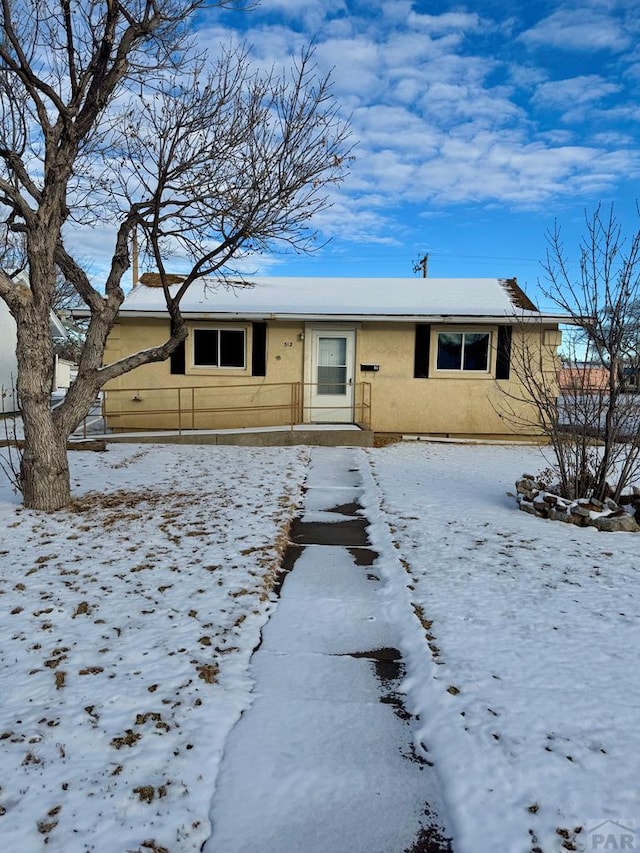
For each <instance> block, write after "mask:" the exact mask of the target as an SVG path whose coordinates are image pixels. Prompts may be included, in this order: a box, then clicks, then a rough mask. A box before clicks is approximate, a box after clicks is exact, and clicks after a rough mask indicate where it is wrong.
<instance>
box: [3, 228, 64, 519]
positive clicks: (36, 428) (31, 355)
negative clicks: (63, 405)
mask: <svg viewBox="0 0 640 853" xmlns="http://www.w3.org/2000/svg"><path fill="white" fill-rule="evenodd" d="M43 243H44V241H43ZM51 254H52V252H51ZM47 278H50V279H51V282H50V284H49V282H48V281H47ZM31 281H32V287H31V288H30V289H29V288H25V289H24V291H23V292H22V295H21V299H20V304H19V305H18V306H17V307H16V312H15V313H16V324H17V346H16V356H17V360H18V383H17V390H18V402H19V405H20V411H21V413H22V422H23V425H24V439H25V449H24V452H23V455H22V461H21V464H20V484H21V487H22V494H23V498H24V505H25V506H26V507H27V508H28V509H37V510H43V511H45V512H50V511H52V510H56V509H60V508H61V507H63V506H66V505H67V504H68V503H69V502H70V500H71V486H70V482H69V463H68V460H67V435H66V433H65V431H64V429H63V428H62V427H61V424H60V423H58V420H59V419H58V418H57V417H56V416H55V415H54V413H53V412H52V411H51V391H52V387H53V382H54V374H55V353H54V348H53V341H52V340H51V331H50V327H49V313H50V308H49V301H48V300H47V299H46V298H42V297H41V294H40V291H42V290H45V291H46V290H47V284H49V289H51V288H52V287H53V284H54V283H55V265H54V264H53V263H52V262H50V263H49V267H48V269H47V268H46V267H45V269H44V270H43V269H41V268H39V267H38V265H37V264H33V265H32V268H31ZM43 282H44V284H43ZM45 296H46V293H45Z"/></svg>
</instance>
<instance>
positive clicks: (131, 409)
mask: <svg viewBox="0 0 640 853" xmlns="http://www.w3.org/2000/svg"><path fill="white" fill-rule="evenodd" d="M192 325H193V324H192ZM195 325H198V326H200V325H202V324H201V323H198V324H195ZM215 325H217V326H220V325H221V324H219V323H217V324H215ZM229 325H230V326H233V327H234V328H236V327H238V326H244V327H246V329H247V351H248V353H249V354H250V352H251V324H250V323H248V324H229ZM313 325H314V327H317V326H318V324H313ZM168 326H169V324H168V322H164V321H158V320H153V321H145V322H144V323H143V322H140V321H135V322H134V321H130V320H123V321H121V322H120V323H119V325H118V326H117V327H116V328H115V329H114V331H113V333H112V335H111V336H110V338H109V342H108V347H107V352H106V358H105V360H106V361H111V360H114V359H117V358H120V357H122V356H124V355H126V354H128V353H132V352H135V351H137V350H139V349H142V348H145V347H147V346H153V345H156V344H159V343H161V342H162V341H163V340H164V339H165V336H166V334H167V332H168ZM352 327H353V326H352ZM308 328H309V327H306V329H305V325H304V324H303V323H287V324H284V323H270V324H269V328H268V333H267V376H266V377H255V376H251V375H250V370H251V368H250V364H249V366H248V368H247V369H246V370H210V369H201V368H200V369H197V368H193V367H190V362H191V357H190V353H191V343H190V340H189V339H188V340H187V348H186V370H187V373H186V375H184V376H183V375H172V374H171V373H170V368H169V362H162V363H159V364H153V365H146V366H144V367H141V368H139V369H137V370H135V371H133V372H132V373H130V374H126V375H125V376H123V377H121V378H120V379H119V380H117V382H114V383H111V385H109V386H108V387H107V415H108V418H109V426H110V427H111V428H112V429H127V430H129V429H175V428H176V427H177V426H178V419H177V416H176V415H174V414H166V413H165V414H162V413H160V412H158V411H157V410H158V409H175V407H176V404H177V395H178V391H177V390H176V389H183V390H182V391H181V394H182V406H183V410H185V409H186V410H187V411H186V413H183V415H182V416H181V418H182V419H181V423H180V426H181V427H183V428H185V429H191V428H196V429H198V428H201V429H202V428H233V427H247V426H270V425H274V426H275V425H280V424H286V423H289V422H290V421H291V418H292V403H293V402H295V401H296V397H295V395H296V393H299V392H296V390H295V384H296V383H300V382H302V381H303V378H304V375H305V374H304V363H305V347H308V346H309V335H308V334H307V335H306V336H305V331H307V332H308ZM355 328H356V352H355V366H356V369H355V375H354V382H355V383H356V389H357V396H358V397H359V395H360V391H361V388H360V386H359V385H358V383H362V382H364V383H369V384H370V388H371V412H370V414H371V428H372V429H373V430H375V431H376V432H390V433H397V432H401V433H430V434H438V435H450V436H455V435H483V436H488V435H498V436H499V435H505V436H506V435H510V434H513V433H514V432H516V433H517V432H521V433H524V434H533V433H534V432H535V427H534V422H535V416H534V414H533V412H532V411H526V407H525V409H523V407H522V406H521V405H520V404H519V403H518V402H517V401H518V399H519V398H520V397H521V396H522V391H521V389H520V388H519V384H518V382H517V379H516V377H515V376H514V371H513V370H512V377H511V379H510V380H502V381H500V382H496V380H495V378H494V376H495V359H496V341H497V327H496V326H485V327H479V326H474V327H462V326H437V325H435V324H434V325H432V334H431V350H432V351H431V359H430V375H429V378H426V379H418V378H414V354H415V327H414V325H413V324H403V323H368V322H367V323H360V324H356V326H355ZM550 328H554V327H549V326H547V327H542V326H540V327H535V328H530V329H526V330H520V331H518V330H517V329H516V330H514V334H513V341H512V347H513V349H514V358H513V359H512V364H513V365H514V366H515V364H516V363H519V362H521V361H522V359H518V358H517V355H515V351H516V350H519V349H520V348H522V346H523V340H524V342H525V344H524V345H525V347H528V348H531V349H532V350H537V351H538V352H539V351H540V341H541V340H542V338H543V335H544V331H545V329H546V330H547V331H548V330H549V329H550ZM439 329H441V330H450V331H458V330H465V329H467V330H471V329H473V331H489V332H490V333H491V334H492V352H491V365H490V370H489V372H488V373H487V374H475V373H474V374H469V373H463V372H446V373H444V372H438V371H436V370H435V346H436V335H437V331H438V330H439ZM523 335H524V338H523ZM551 352H552V350H548V353H549V355H548V359H550V358H551V355H550V354H551ZM307 355H308V353H307ZM548 363H549V367H550V370H551V369H552V368H553V364H552V362H551V361H549V362H548ZM361 364H377V365H379V371H378V372H371V371H361V370H360V365H361ZM532 369H534V368H532ZM242 385H250V386H251V389H250V391H249V395H247V389H246V388H245V389H243V388H242V387H241V386H242ZM238 386H240V387H238ZM150 388H165V389H168V388H171V389H173V390H171V391H168V390H167V391H163V392H160V391H155V392H152V391H150V390H149V389H150ZM191 388H197V390H196V391H194V395H195V396H194V400H195V405H196V407H198V408H207V409H210V411H206V412H201V413H199V414H195V415H194V416H192V415H191V413H190V411H189V409H190V401H191V391H190V390H189V389H191ZM208 388H211V389H212V390H211V391H209V390H207V389H208ZM114 389H117V390H115V391H114ZM505 391H506V392H507V394H508V395H510V397H511V398H512V399H511V401H510V405H512V406H513V405H515V407H516V408H517V409H519V411H520V412H521V414H522V417H521V418H520V423H519V424H518V423H516V422H514V419H513V418H509V417H505V416H504V411H505V408H508V406H505V399H508V398H505V396H504V392H505ZM112 392H113V393H112ZM136 398H138V399H136ZM226 407H229V408H233V409H234V411H233V412H224V411H219V410H220V409H224V408H226ZM238 407H244V408H243V409H239V408H238ZM265 407H271V408H265ZM213 409H217V410H218V411H213ZM124 410H128V413H127V414H125V413H124ZM154 410H155V411H154ZM501 413H502V416H501ZM357 419H359V418H357Z"/></svg>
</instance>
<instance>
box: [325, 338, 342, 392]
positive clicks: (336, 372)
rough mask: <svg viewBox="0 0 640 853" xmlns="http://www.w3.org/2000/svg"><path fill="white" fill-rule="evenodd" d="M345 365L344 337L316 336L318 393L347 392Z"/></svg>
mask: <svg viewBox="0 0 640 853" xmlns="http://www.w3.org/2000/svg"><path fill="white" fill-rule="evenodd" d="M346 365H347V339H346V338H318V394H346V393H347V366H346Z"/></svg>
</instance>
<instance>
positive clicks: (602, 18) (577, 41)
mask: <svg viewBox="0 0 640 853" xmlns="http://www.w3.org/2000/svg"><path fill="white" fill-rule="evenodd" d="M519 40H520V41H522V42H524V43H525V44H527V45H530V46H534V47H536V46H537V47H555V48H561V49H564V50H577V51H594V50H611V51H614V52H619V51H623V50H626V49H627V48H628V47H630V46H631V45H632V43H633V42H632V36H631V33H630V32H629V31H628V30H627V29H626V27H625V26H624V24H623V23H622V22H621V21H620V20H619V19H617V18H614V17H612V16H611V15H608V14H606V12H605V11H602V10H599V9H589V8H585V7H581V8H575V9H559V10H558V11H557V12H554V13H553V14H551V15H549V17H547V18H544V19H543V20H542V21H539V22H538V23H537V24H536V25H535V26H533V27H531V28H530V29H528V30H526V31H525V32H523V33H521V35H520V36H519Z"/></svg>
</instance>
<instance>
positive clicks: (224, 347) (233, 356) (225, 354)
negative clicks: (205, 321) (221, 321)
mask: <svg viewBox="0 0 640 853" xmlns="http://www.w3.org/2000/svg"><path fill="white" fill-rule="evenodd" d="M220 367H244V331H243V330H242V329H221V330H220Z"/></svg>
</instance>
